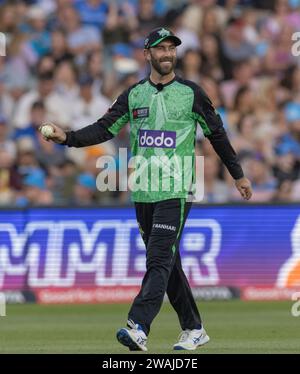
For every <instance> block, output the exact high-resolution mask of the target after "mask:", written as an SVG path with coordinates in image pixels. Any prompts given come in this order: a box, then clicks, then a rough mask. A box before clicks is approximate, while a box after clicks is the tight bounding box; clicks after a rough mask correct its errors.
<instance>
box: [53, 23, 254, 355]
mask: <svg viewBox="0 0 300 374" xmlns="http://www.w3.org/2000/svg"><path fill="white" fill-rule="evenodd" d="M180 44H181V40H180V39H179V38H178V37H176V36H175V35H174V34H173V33H172V32H171V31H170V30H167V29H165V28H158V29H155V30H153V31H152V32H151V33H150V34H149V35H148V37H147V38H146V40H145V45H144V54H145V58H146V59H147V61H148V62H149V63H150V67H151V73H150V76H149V77H147V78H146V79H144V80H142V81H140V82H138V83H137V84H135V85H133V86H131V87H130V88H129V89H128V90H126V91H125V92H123V93H122V94H121V95H120V96H119V97H118V99H117V100H116V101H115V102H114V103H113V105H112V106H111V107H110V109H109V110H108V112H107V113H106V114H105V115H104V116H103V117H102V118H100V119H99V120H98V121H97V122H96V123H94V124H92V125H90V126H87V127H85V128H83V129H81V130H78V131H70V132H67V133H65V132H63V131H62V130H61V129H60V128H58V127H57V126H54V125H53V127H54V134H52V135H51V136H49V137H48V139H52V140H53V141H55V142H57V143H60V144H65V145H67V146H69V147H83V146H88V145H92V144H97V143H101V142H104V141H106V140H109V139H111V138H112V137H113V136H115V135H116V134H117V133H118V132H119V131H120V129H121V128H122V127H123V126H125V125H126V124H127V123H128V122H130V139H131V150H132V154H133V156H136V157H135V160H134V161H135V164H134V165H135V167H136V171H137V176H138V177H137V178H136V184H135V185H134V188H133V191H132V199H133V201H134V203H135V210H136V216H137V221H138V226H139V229H140V233H141V235H142V238H143V241H144V243H145V246H146V273H145V275H144V278H143V281H142V286H141V290H140V292H139V294H138V295H137V296H136V298H135V299H134V301H133V304H132V306H131V308H130V311H129V313H128V321H127V327H126V328H122V329H120V330H119V331H118V332H117V339H118V340H119V342H120V343H121V344H123V345H125V346H127V347H129V349H130V350H142V351H146V350H147V347H146V343H147V337H148V334H149V331H150V326H151V323H152V321H153V319H154V318H155V316H156V315H157V314H158V312H159V310H160V308H161V305H162V302H163V298H164V295H165V293H167V295H168V297H169V300H170V303H171V305H172V306H173V308H174V309H175V311H176V312H177V315H178V318H179V322H180V325H181V328H182V333H181V335H180V338H179V341H178V342H177V343H176V344H175V345H174V346H173V349H175V350H180V349H187V350H194V349H196V348H197V347H199V346H201V345H203V344H205V343H207V342H208V341H209V337H208V335H207V334H206V331H205V330H204V327H203V324H202V320H201V318H200V314H199V312H198V309H197V306H196V303H195V301H194V298H193V295H192V292H191V288H190V286H189V283H188V281H187V278H186V276H185V274H184V272H183V269H182V266H181V260H180V253H179V242H180V238H181V234H182V230H183V227H184V224H185V221H186V218H187V216H188V213H189V210H190V208H191V204H192V203H191V200H192V199H191V195H192V193H193V181H194V180H195V175H194V170H195V134H196V124H197V122H198V123H199V124H200V126H201V128H202V130H203V133H204V135H205V136H206V137H207V138H208V139H209V140H210V142H211V144H212V146H213V147H214V149H215V151H216V153H217V154H218V155H219V157H220V158H221V160H222V161H223V163H224V164H225V166H226V167H227V169H228V170H229V172H230V174H231V176H232V177H233V179H234V180H235V184H236V187H237V189H238V190H239V192H240V194H241V195H242V197H243V198H244V199H247V200H248V199H250V197H251V193H252V192H251V185H250V182H249V181H248V179H247V178H245V177H244V174H243V170H242V168H241V166H240V164H239V162H238V160H237V157H236V154H235V152H234V150H233V148H232V147H231V145H230V142H229V140H228V138H227V135H226V133H225V131H224V128H223V124H222V121H221V118H220V116H219V115H218V114H217V113H216V111H215V110H214V108H213V106H212V103H211V101H210V100H209V98H208V97H207V96H206V94H205V93H204V91H203V90H202V89H201V88H200V87H199V86H198V85H196V84H195V83H193V82H191V81H187V80H183V79H181V78H180V77H178V76H176V74H175V73H174V68H175V64H176V47H177V46H178V45H180ZM186 159H189V160H191V163H190V166H189V167H183V168H180V165H183V163H182V162H183V161H185V160H186ZM158 160H159V162H158ZM162 160H163V161H162ZM160 162H161V164H160ZM157 165H158V166H157ZM170 165H171V169H172V170H171V171H172V172H173V173H171V172H170V173H165V171H166V170H165V169H168V168H169V167H170ZM178 165H179V166H178ZM159 167H161V169H160V170H157V169H158V168H159ZM149 169H151V172H150V174H149V172H148V171H149ZM168 170H169V169H168ZM169 171H170V170H169ZM153 176H154V177H153ZM183 179H184V186H182V184H180V183H178V180H179V181H180V182H182V180H183ZM138 180H139V182H137V181H138ZM180 186H181V188H179V187H180Z"/></svg>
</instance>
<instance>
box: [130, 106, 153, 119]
mask: <svg viewBox="0 0 300 374" xmlns="http://www.w3.org/2000/svg"><path fill="white" fill-rule="evenodd" d="M132 116H133V119H138V118H147V117H149V108H136V109H133V110H132Z"/></svg>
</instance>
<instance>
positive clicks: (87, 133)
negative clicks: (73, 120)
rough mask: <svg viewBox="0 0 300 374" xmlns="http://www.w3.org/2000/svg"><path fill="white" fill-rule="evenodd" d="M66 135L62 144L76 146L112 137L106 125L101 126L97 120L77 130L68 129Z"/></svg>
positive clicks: (95, 142) (101, 141)
mask: <svg viewBox="0 0 300 374" xmlns="http://www.w3.org/2000/svg"><path fill="white" fill-rule="evenodd" d="M66 136H67V138H66V141H65V142H64V143H63V144H65V145H67V146H69V147H76V148H79V147H86V146H89V145H94V144H99V143H103V142H106V141H107V140H110V139H112V138H113V134H112V133H111V132H110V131H109V130H108V129H107V128H106V127H104V126H101V124H99V122H95V123H93V124H92V125H89V126H86V127H84V128H83V129H80V130H77V131H69V132H67V133H66Z"/></svg>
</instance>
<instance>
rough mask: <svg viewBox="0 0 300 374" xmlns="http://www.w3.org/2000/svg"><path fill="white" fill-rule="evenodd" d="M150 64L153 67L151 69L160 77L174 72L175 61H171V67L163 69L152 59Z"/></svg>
mask: <svg viewBox="0 0 300 374" xmlns="http://www.w3.org/2000/svg"><path fill="white" fill-rule="evenodd" d="M151 64H152V66H153V68H154V69H155V70H156V71H157V72H158V73H159V74H160V75H162V76H163V75H168V74H170V73H172V71H173V70H174V68H175V64H176V60H172V61H171V65H170V67H165V68H163V67H162V66H161V65H160V62H158V61H157V60H154V59H151Z"/></svg>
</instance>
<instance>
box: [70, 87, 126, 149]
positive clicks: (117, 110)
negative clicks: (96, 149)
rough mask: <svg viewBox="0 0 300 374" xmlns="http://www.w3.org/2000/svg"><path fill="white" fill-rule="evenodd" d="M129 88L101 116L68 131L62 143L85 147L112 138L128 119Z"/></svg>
mask: <svg viewBox="0 0 300 374" xmlns="http://www.w3.org/2000/svg"><path fill="white" fill-rule="evenodd" d="M128 95H129V90H126V91H124V92H123V93H122V94H121V95H120V96H119V97H118V98H117V100H116V101H115V102H114V103H113V104H112V105H111V107H110V108H109V109H108V111H107V112H106V113H105V114H104V116H103V117H101V118H100V119H98V121H96V122H95V123H93V124H91V125H89V126H86V127H84V128H82V129H80V130H78V131H69V132H67V133H66V135H67V138H66V141H65V142H64V143H63V144H65V145H67V146H69V147H77V148H79V147H85V146H89V145H94V144H99V143H103V142H105V141H107V140H110V139H112V138H113V137H114V136H115V135H117V134H118V132H119V131H120V129H121V128H122V127H123V126H125V125H126V124H127V123H128V121H129V107H128Z"/></svg>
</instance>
